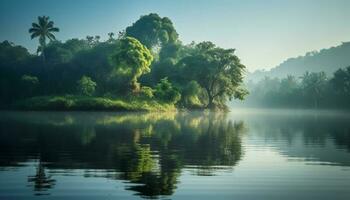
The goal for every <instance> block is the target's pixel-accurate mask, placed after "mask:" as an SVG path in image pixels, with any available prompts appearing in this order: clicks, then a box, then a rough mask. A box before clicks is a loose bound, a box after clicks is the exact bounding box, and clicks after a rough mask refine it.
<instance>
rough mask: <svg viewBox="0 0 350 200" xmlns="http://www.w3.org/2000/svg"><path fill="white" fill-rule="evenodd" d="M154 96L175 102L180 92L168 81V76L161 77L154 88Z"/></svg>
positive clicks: (178, 98) (179, 96) (179, 97)
mask: <svg viewBox="0 0 350 200" xmlns="http://www.w3.org/2000/svg"><path fill="white" fill-rule="evenodd" d="M154 95H155V97H156V98H158V99H159V100H162V101H164V102H168V103H173V104H175V103H176V102H178V101H179V100H180V99H181V94H180V92H179V91H178V89H177V88H175V87H173V85H172V84H171V83H170V82H169V81H168V78H163V79H161V80H160V82H159V83H158V84H157V86H156V88H155V93H154Z"/></svg>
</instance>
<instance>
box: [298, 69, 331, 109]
mask: <svg viewBox="0 0 350 200" xmlns="http://www.w3.org/2000/svg"><path fill="white" fill-rule="evenodd" d="M327 81H328V80H327V76H326V73H325V72H311V73H310V72H306V73H305V74H304V75H303V76H302V77H301V87H302V89H303V91H304V95H305V97H306V98H311V99H312V101H313V105H314V107H315V108H318V107H319V101H320V99H321V98H322V94H323V91H324V90H325V85H326V84H327Z"/></svg>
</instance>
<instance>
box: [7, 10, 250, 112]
mask: <svg viewBox="0 0 350 200" xmlns="http://www.w3.org/2000/svg"><path fill="white" fill-rule="evenodd" d="M61 28H62V30H61ZM61 28H58V27H56V26H55V24H54V22H53V21H51V20H50V18H49V17H48V16H39V17H38V19H37V22H34V23H32V25H31V28H30V29H29V34H30V37H31V39H38V42H39V45H38V49H37V52H36V54H32V53H29V51H28V49H26V48H25V47H23V46H19V45H15V44H13V43H11V42H9V41H3V42H0V81H1V82H0V84H1V85H0V86H1V87H0V108H2V109H15V110H94V111H99V110H101V111H107V110H110V111H174V110H177V109H184V110H186V109H191V110H192V109H197V110H198V109H203V110H204V109H210V110H221V111H223V110H224V111H227V110H228V106H227V102H228V101H229V100H232V99H240V100H243V99H244V97H245V96H246V95H247V94H248V91H247V90H246V89H245V88H244V87H243V75H244V73H245V66H244V65H243V64H241V62H240V59H239V58H238V57H237V56H236V55H235V49H224V48H221V47H218V46H216V45H215V44H214V43H212V42H210V41H204V42H199V43H195V42H192V43H190V44H183V43H182V42H181V41H180V40H179V35H178V33H177V31H176V30H175V27H174V25H173V23H172V21H171V20H170V19H169V18H167V17H160V16H159V15H158V14H155V13H151V14H148V15H143V16H141V17H140V18H139V19H138V20H137V21H136V22H134V23H133V24H131V25H130V26H128V27H126V28H125V29H124V30H122V31H120V32H119V33H117V34H116V33H113V32H110V33H108V39H107V40H105V41H102V40H101V36H99V35H96V36H89V35H88V36H86V38H85V39H80V38H73V39H68V40H66V41H63V42H62V41H59V40H57V39H56V37H55V34H56V33H57V32H59V31H64V27H61Z"/></svg>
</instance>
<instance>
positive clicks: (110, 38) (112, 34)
mask: <svg viewBox="0 0 350 200" xmlns="http://www.w3.org/2000/svg"><path fill="white" fill-rule="evenodd" d="M108 36H109V39H108V41H110V42H111V41H113V40H114V38H113V37H114V33H113V32H110V33H108Z"/></svg>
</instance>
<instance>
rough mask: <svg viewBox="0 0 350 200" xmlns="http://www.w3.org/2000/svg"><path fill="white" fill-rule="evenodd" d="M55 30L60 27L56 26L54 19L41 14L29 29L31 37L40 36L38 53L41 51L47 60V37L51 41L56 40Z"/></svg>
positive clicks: (57, 30)
mask: <svg viewBox="0 0 350 200" xmlns="http://www.w3.org/2000/svg"><path fill="white" fill-rule="evenodd" d="M54 32H59V28H57V27H54V23H53V21H50V17H48V16H39V17H38V23H32V27H31V28H30V29H29V33H30V34H31V35H30V37H31V38H32V39H34V38H37V37H38V38H39V47H38V50H37V53H39V52H41V54H42V56H43V59H44V61H45V55H44V49H45V47H46V38H48V39H49V40H50V41H53V40H56V37H55V35H54V34H53V33H54Z"/></svg>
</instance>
